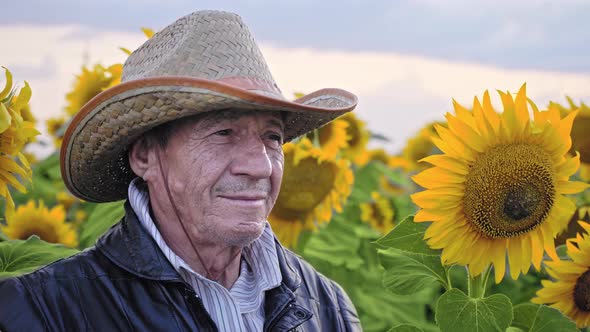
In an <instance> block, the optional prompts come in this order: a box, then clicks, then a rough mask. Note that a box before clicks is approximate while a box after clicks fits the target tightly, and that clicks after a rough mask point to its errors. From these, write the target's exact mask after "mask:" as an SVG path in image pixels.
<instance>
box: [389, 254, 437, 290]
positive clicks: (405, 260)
mask: <svg viewBox="0 0 590 332" xmlns="http://www.w3.org/2000/svg"><path fill="white" fill-rule="evenodd" d="M379 258H380V259H381V264H382V265H383V267H384V268H386V269H387V271H386V272H385V275H384V278H383V285H384V286H385V287H387V289H389V290H390V291H391V292H393V293H396V294H400V295H411V294H414V293H417V292H419V291H420V290H423V289H425V288H433V287H436V286H437V283H440V284H442V285H444V286H445V287H447V281H446V271H445V269H444V267H443V266H442V264H441V263H440V257H439V256H430V255H424V254H415V253H410V252H404V251H402V250H399V249H395V248H389V249H386V250H379Z"/></svg>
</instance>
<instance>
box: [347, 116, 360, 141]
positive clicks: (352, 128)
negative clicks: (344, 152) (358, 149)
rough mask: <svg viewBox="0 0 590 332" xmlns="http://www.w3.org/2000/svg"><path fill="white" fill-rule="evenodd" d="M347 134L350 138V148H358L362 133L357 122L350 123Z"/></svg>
mask: <svg viewBox="0 0 590 332" xmlns="http://www.w3.org/2000/svg"><path fill="white" fill-rule="evenodd" d="M346 134H347V135H348V137H349V138H348V145H349V146H357V145H358V144H360V141H361V133H360V129H359V127H358V125H357V123H356V121H352V120H351V121H348V127H346Z"/></svg>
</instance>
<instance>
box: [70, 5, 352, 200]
mask: <svg viewBox="0 0 590 332" xmlns="http://www.w3.org/2000/svg"><path fill="white" fill-rule="evenodd" d="M356 103H357V98H356V96H355V95H353V94H352V93H349V92H347V91H344V90H340V89H322V90H318V91H316V92H313V93H311V94H309V95H306V96H304V97H302V98H299V99H297V100H295V101H293V102H291V101H288V100H286V99H285V98H284V97H283V96H282V95H281V91H280V90H279V88H278V87H277V85H276V83H275V82H274V80H273V78H272V75H271V74H270V71H269V69H268V66H267V65H266V62H265V61H264V58H263V57H262V54H261V53H260V50H259V49H258V46H257V45H256V43H255V41H254V39H253V38H252V36H251V34H250V32H249V30H248V28H247V27H246V26H245V25H244V23H243V22H242V20H241V18H240V17H239V16H238V15H236V14H232V13H226V12H220V11H199V12H195V13H192V14H190V15H187V16H185V17H183V18H181V19H179V20H177V21H176V22H174V23H173V24H172V25H170V26H168V27H166V28H164V29H163V30H162V31H160V32H158V33H156V34H155V35H154V36H153V37H152V38H151V39H149V40H148V41H146V42H145V43H144V44H143V45H142V46H141V47H140V48H139V49H137V50H136V51H135V52H133V54H131V55H130V56H129V58H128V59H127V61H126V62H125V64H124V66H123V77H122V83H121V84H119V85H117V86H115V87H112V88H110V89H108V90H105V91H103V92H101V93H100V94H98V95H97V96H96V97H94V98H93V99H92V100H90V101H89V102H88V103H87V104H86V105H84V106H83V107H82V109H81V110H80V111H79V112H78V114H76V116H75V117H74V118H73V119H72V122H71V123H70V125H69V127H68V129H67V130H66V132H65V134H64V139H63V143H62V147H61V173H62V177H63V179H64V182H65V184H66V186H67V187H68V189H69V190H70V191H71V192H72V194H74V195H76V196H78V197H79V198H82V199H84V200H87V201H92V202H110V201H116V200H120V199H124V198H126V196H127V186H128V184H129V182H130V181H131V180H132V179H133V178H134V174H133V172H132V171H131V169H130V167H129V161H128V157H127V151H128V147H129V145H130V144H131V143H132V142H133V141H134V140H135V139H137V138H138V137H139V136H141V135H142V134H143V133H145V132H146V131H148V130H150V129H151V128H153V127H155V126H158V125H160V124H163V123H165V122H169V121H172V120H175V119H178V118H181V117H186V116H191V115H195V114H199V113H203V112H211V111H216V110H222V109H239V110H241V109H244V110H247V109H250V110H252V109H255V110H261V111H265V110H273V111H285V112H287V113H286V117H285V118H286V122H285V141H289V140H291V139H293V138H295V137H297V136H300V135H302V134H305V133H306V132H308V131H311V130H313V129H316V128H319V127H321V126H323V125H325V124H326V123H328V122H330V121H331V120H333V119H334V118H336V117H338V116H340V115H342V114H344V113H346V112H348V111H351V110H352V109H354V107H355V106H356Z"/></svg>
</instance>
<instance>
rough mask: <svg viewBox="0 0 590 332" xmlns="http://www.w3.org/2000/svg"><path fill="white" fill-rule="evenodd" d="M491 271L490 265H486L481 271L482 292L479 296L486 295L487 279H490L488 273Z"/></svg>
mask: <svg viewBox="0 0 590 332" xmlns="http://www.w3.org/2000/svg"><path fill="white" fill-rule="evenodd" d="M491 272H492V267H491V266H488V267H487V268H486V269H485V270H484V272H482V274H483V275H484V278H483V284H482V288H483V290H482V293H481V297H484V296H485V295H486V291H487V290H488V280H490V274H491Z"/></svg>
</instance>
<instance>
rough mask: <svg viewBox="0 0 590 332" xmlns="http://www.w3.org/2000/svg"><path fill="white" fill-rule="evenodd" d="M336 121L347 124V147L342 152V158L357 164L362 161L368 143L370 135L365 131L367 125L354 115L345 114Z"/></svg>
mask: <svg viewBox="0 0 590 332" xmlns="http://www.w3.org/2000/svg"><path fill="white" fill-rule="evenodd" d="M338 119H340V120H341V121H345V122H346V123H347V127H346V138H347V141H346V143H347V147H346V148H345V149H344V150H342V153H343V155H344V157H346V158H348V159H349V160H352V161H353V162H354V163H357V164H358V162H361V161H362V159H363V152H364V151H365V149H366V148H367V144H368V143H369V137H370V133H369V131H368V130H367V129H366V127H367V125H366V124H365V122H364V121H362V120H361V119H359V118H357V117H356V115H354V113H346V114H344V115H343V116H341V117H340V118H338Z"/></svg>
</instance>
